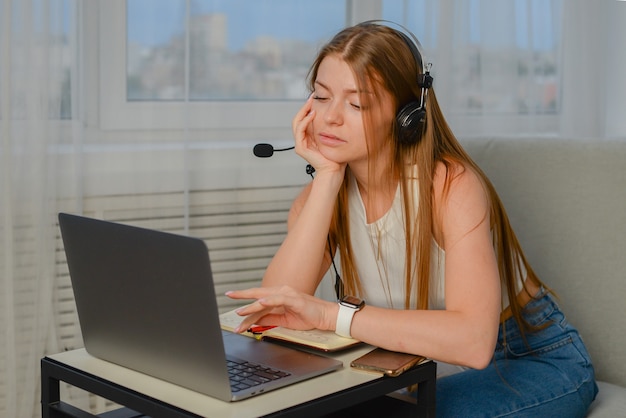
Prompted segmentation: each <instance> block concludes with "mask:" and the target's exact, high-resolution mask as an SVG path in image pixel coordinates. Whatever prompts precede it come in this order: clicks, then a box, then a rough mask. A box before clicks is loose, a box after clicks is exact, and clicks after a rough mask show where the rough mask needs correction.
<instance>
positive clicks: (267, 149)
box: [252, 144, 295, 158]
mask: <svg viewBox="0 0 626 418" xmlns="http://www.w3.org/2000/svg"><path fill="white" fill-rule="evenodd" d="M294 148H295V147H287V148H278V149H274V146H273V145H272V144H256V145H255V146H254V149H253V150H252V152H253V153H254V155H256V156H257V157H261V158H267V157H271V156H272V155H274V152H279V151H289V150H290V149H294Z"/></svg>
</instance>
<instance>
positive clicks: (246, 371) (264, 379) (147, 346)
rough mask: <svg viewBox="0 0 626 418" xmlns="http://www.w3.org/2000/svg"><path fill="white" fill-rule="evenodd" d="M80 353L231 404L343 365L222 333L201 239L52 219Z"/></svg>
mask: <svg viewBox="0 0 626 418" xmlns="http://www.w3.org/2000/svg"><path fill="white" fill-rule="evenodd" d="M59 226H60V229H61V235H62V238H63V244H64V247H65V254H66V257H67V264H68V267H69V273H70V278H71V282H72V288H73V290H74V298H75V300H76V308H77V312H78V318H79V322H80V327H81V331H82V334H83V341H84V345H85V349H86V350H87V352H88V353H89V354H91V355H93V356H94V357H97V358H100V359H103V360H106V361H109V362H112V363H116V364H119V365H121V366H124V367H127V368H129V369H133V370H136V371H139V372H142V373H145V374H148V375H151V376H154V377H157V378H159V379H162V380H166V381H169V382H171V383H174V384H177V385H179V386H183V387H186V388H188V389H192V390H194V391H197V392H200V393H203V394H206V395H209V396H212V397H214V398H218V399H221V400H224V401H238V400H241V399H246V398H249V397H251V396H254V395H258V394H261V393H264V392H267V391H270V390H273V389H277V388H280V387H284V386H286V385H290V384H293V383H295V382H300V381H303V380H306V379H310V378H313V377H315V376H319V375H322V374H325V373H329V372H332V371H334V370H337V369H340V368H342V367H343V364H342V362H340V361H337V360H335V359H332V358H328V357H325V356H322V355H319V354H314V353H309V352H306V351H301V350H297V349H295V348H291V347H286V346H283V345H279V344H275V343H271V342H266V341H258V340H256V339H254V338H250V337H246V336H242V335H238V334H234V333H231V332H227V331H223V330H222V329H221V327H220V322H219V313H218V307H217V299H216V296H215V288H214V284H213V276H212V273H211V264H210V260H209V251H208V248H207V246H206V244H205V243H204V241H202V240H201V239H198V238H192V237H188V236H182V235H176V234H171V233H167V232H161V231H155V230H150V229H145V228H139V227H134V226H128V225H124V224H120V223H114V222H107V221H102V220H97V219H92V218H86V217H82V216H77V215H71V214H66V213H60V214H59Z"/></svg>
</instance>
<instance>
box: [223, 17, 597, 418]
mask: <svg viewBox="0 0 626 418" xmlns="http://www.w3.org/2000/svg"><path fill="white" fill-rule="evenodd" d="M427 70H428V68H426V71H424V68H422V59H421V56H420V54H419V50H418V49H417V45H416V44H415V43H414V42H413V41H411V39H410V38H408V37H407V35H406V34H405V33H403V32H402V31H399V30H396V29H393V28H391V27H390V26H387V25H383V24H379V23H376V22H366V23H362V24H359V25H356V26H354V27H350V28H347V29H344V30H343V31H341V32H340V33H338V34H337V35H336V36H335V37H334V38H333V39H332V40H331V41H330V42H329V43H328V44H327V45H326V46H325V47H324V48H322V50H321V51H320V53H319V56H318V57H317V59H316V60H315V62H314V64H313V66H312V68H311V71H310V77H309V84H310V89H311V91H312V94H311V97H310V98H309V99H308V100H307V102H306V103H305V104H304V106H303V107H302V108H301V110H300V111H299V112H298V113H297V114H296V116H295V117H294V120H293V132H294V136H295V148H296V152H297V153H298V154H299V155H300V156H302V157H303V158H304V159H305V160H306V161H307V162H308V163H309V164H310V165H311V166H313V167H314V169H315V173H316V175H315V178H314V180H313V181H312V182H311V183H310V184H309V185H308V186H307V187H305V188H304V190H303V191H302V193H301V194H300V195H299V196H298V197H297V198H296V199H295V201H294V203H293V206H292V209H291V211H290V214H289V220H288V233H287V236H286V238H285V240H284V242H283V244H282V245H281V247H280V248H279V250H278V251H277V253H276V255H275V257H274V258H273V260H272V262H271V263H270V265H269V267H268V268H267V271H266V273H265V276H264V278H263V285H262V287H261V288H257V289H248V290H241V291H232V292H228V293H227V295H228V296H230V297H231V298H235V299H254V300H255V301H254V303H252V304H251V305H249V306H247V307H245V308H242V309H240V310H239V311H238V313H239V314H240V315H241V316H242V317H243V320H242V323H241V325H240V327H239V328H238V330H245V329H247V328H248V327H249V326H250V325H251V324H253V323H257V324H273V325H281V326H286V327H290V328H295V329H311V328H319V329H325V330H333V331H335V332H337V333H338V334H340V335H346V336H351V337H353V338H356V339H359V340H361V341H364V342H366V343H369V344H372V345H374V346H379V347H383V348H386V349H389V350H394V351H402V352H409V353H415V354H420V355H424V356H426V357H429V358H432V359H434V360H436V361H438V363H439V368H440V369H441V370H445V373H447V374H448V376H445V377H443V373H442V376H441V377H440V378H439V379H438V382H437V411H438V415H439V416H452V417H458V416H469V415H472V414H474V415H481V416H503V415H507V414H514V415H515V416H525V415H528V416H554V415H555V413H556V414H557V415H558V416H568V417H575V416H584V415H585V412H586V410H587V408H588V406H589V404H590V403H591V401H592V400H593V399H594V397H595V394H596V392H597V387H596V385H595V381H594V374H593V367H592V365H591V363H590V359H589V356H588V354H587V351H586V349H585V347H584V345H583V343H582V341H581V339H580V337H579V335H578V333H577V331H576V330H575V329H574V328H572V327H571V326H570V325H568V323H567V322H566V320H565V318H564V316H563V314H562V313H561V312H560V311H559V309H558V306H557V305H556V303H555V302H554V300H553V297H552V296H551V294H550V293H551V292H550V291H547V290H546V289H547V286H545V285H544V284H543V283H542V282H541V280H539V278H538V277H537V276H536V275H535V273H534V272H533V270H532V268H531V267H530V265H529V264H528V262H527V260H526V258H525V257H524V254H523V252H522V249H521V248H520V245H519V243H518V241H517V239H516V237H515V234H514V232H513V231H512V230H511V227H510V225H509V222H508V219H507V216H506V213H505V211H504V208H503V206H502V203H501V202H500V200H499V198H498V196H497V194H496V192H495V190H494V188H493V186H492V185H491V183H490V182H489V180H488V179H487V178H486V177H485V175H484V174H483V172H482V171H481V170H480V169H479V168H478V167H477V166H476V164H475V163H474V162H473V161H472V160H471V158H470V157H469V156H468V155H467V154H466V152H465V151H464V150H463V149H462V147H461V146H460V144H459V143H458V141H457V140H456V138H455V136H454V135H453V133H452V132H451V130H450V128H449V127H448V125H447V123H446V121H445V119H444V117H443V114H442V112H441V110H440V108H439V106H438V104H437V100H436V97H435V94H434V92H433V91H432V89H431V88H430V82H431V81H432V79H431V78H430V75H429V74H428V71H427ZM406 106H408V107H409V108H410V111H407V110H406V109H407V107H406ZM420 112H422V113H424V112H425V113H424V114H423V115H421V116H420V115H419V113H420ZM416 114H417V116H415V115H416ZM407 115H408V116H407ZM413 116H415V117H413ZM406 119H409V121H408V125H409V126H408V128H407V127H405V126H404V125H405V124H406V122H407V121H406ZM405 128H406V129H405ZM336 251H338V253H339V255H340V258H341V266H342V276H343V278H342V282H343V283H342V287H343V289H344V294H345V295H349V296H351V298H350V299H349V300H348V302H343V303H341V302H340V303H336V302H331V301H326V300H321V299H319V298H315V297H314V296H313V294H314V292H315V290H316V288H317V286H318V285H319V283H320V281H321V280H322V277H323V275H324V274H325V272H326V271H327V270H328V269H329V267H330V264H331V261H332V259H331V257H332V256H334V254H335V252H336ZM355 296H356V297H358V298H362V299H364V300H366V301H367V303H366V304H365V305H364V306H363V304H362V303H361V301H360V300H359V299H358V298H356V297H355ZM446 365H452V367H449V366H446ZM451 372H454V373H453V374H450V373H451ZM470 388H471V389H470Z"/></svg>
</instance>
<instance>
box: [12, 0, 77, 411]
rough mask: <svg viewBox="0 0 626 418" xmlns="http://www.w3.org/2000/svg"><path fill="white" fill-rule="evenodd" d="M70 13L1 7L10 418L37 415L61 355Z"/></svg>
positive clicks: (43, 5)
mask: <svg viewBox="0 0 626 418" xmlns="http://www.w3.org/2000/svg"><path fill="white" fill-rule="evenodd" d="M62 3H63V2H61V1H54V0H50V1H42V2H34V1H4V0H3V1H2V2H1V3H0V20H1V21H0V36H1V43H0V127H1V130H0V157H1V158H2V162H1V163H0V164H1V165H0V180H1V185H0V187H1V188H2V189H1V192H0V236H1V240H2V244H1V250H0V268H1V269H2V270H1V271H2V273H1V274H2V279H1V282H0V332H1V336H0V341H1V343H0V344H1V348H0V387H1V388H2V392H0V415H2V416H6V417H31V416H36V415H37V414H38V411H39V406H38V386H39V365H38V359H39V358H41V357H42V356H43V354H44V353H46V352H50V351H56V350H57V349H58V343H57V341H56V338H55V327H54V326H53V316H52V315H51V314H52V311H53V308H52V305H53V297H54V295H53V292H52V287H53V280H52V279H53V278H54V275H55V273H54V272H55V254H54V248H55V236H56V231H55V228H54V225H55V219H54V212H55V205H56V203H55V200H56V177H55V176H56V173H57V168H58V167H57V164H56V160H55V158H54V156H53V155H51V151H52V150H54V149H55V148H56V147H57V146H58V145H59V144H60V143H61V142H62V140H63V138H62V137H63V136H64V135H66V134H67V133H68V132H67V130H65V129H62V126H61V125H62V124H61V123H60V122H61V120H60V119H61V107H62V103H63V100H64V98H63V97H62V95H61V92H62V90H63V89H62V85H63V83H64V82H65V81H67V79H66V78H65V77H66V76H67V74H64V72H63V70H62V69H63V65H62V62H63V60H64V59H65V58H66V57H64V56H63V55H62V52H63V50H64V48H63V40H62V39H61V37H60V36H58V34H59V33H60V29H61V27H62V24H63V7H62ZM72 76H75V74H72ZM64 131H65V132H64ZM71 131H72V129H71V127H70V129H69V133H70V135H71ZM73 181H76V180H73Z"/></svg>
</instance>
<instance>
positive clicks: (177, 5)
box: [127, 0, 346, 101]
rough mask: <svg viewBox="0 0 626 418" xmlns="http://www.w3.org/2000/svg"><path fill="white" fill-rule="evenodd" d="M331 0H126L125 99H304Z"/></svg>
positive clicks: (339, 17)
mask: <svg viewBox="0 0 626 418" xmlns="http://www.w3.org/2000/svg"><path fill="white" fill-rule="evenodd" d="M345 13H346V7H345V4H344V2H341V1H336V0H316V1H307V2H303V1H293V0H194V1H191V0H127V15H128V20H127V22H128V23H127V29H128V30H127V36H128V39H127V41H128V42H127V45H128V48H127V99H128V100H129V101H136V100H186V99H188V100H274V99H276V100H285V99H301V98H302V97H303V96H304V95H305V94H306V91H305V84H304V80H305V77H306V73H307V71H308V69H309V66H310V65H311V62H312V60H313V58H314V56H315V53H316V52H317V49H318V47H319V45H320V44H321V43H323V42H325V41H326V40H327V39H328V38H329V37H330V36H332V35H333V34H334V33H335V32H336V31H337V30H339V29H340V28H341V27H343V26H344V25H345V22H346V16H345Z"/></svg>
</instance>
